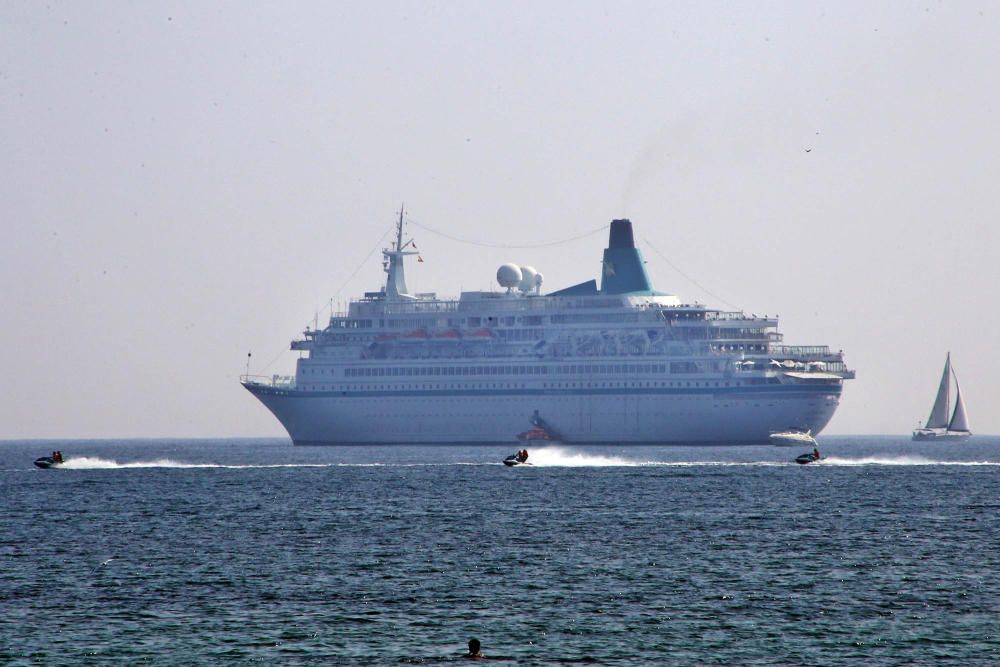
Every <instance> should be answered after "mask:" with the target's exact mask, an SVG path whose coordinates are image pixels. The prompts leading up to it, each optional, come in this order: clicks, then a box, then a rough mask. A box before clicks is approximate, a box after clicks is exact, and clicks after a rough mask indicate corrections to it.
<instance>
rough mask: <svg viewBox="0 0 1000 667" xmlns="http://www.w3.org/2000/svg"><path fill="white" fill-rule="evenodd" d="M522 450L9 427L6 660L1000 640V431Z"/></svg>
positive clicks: (825, 650) (945, 647) (2, 612)
mask: <svg viewBox="0 0 1000 667" xmlns="http://www.w3.org/2000/svg"><path fill="white" fill-rule="evenodd" d="M515 448H516V445H514V444H512V445H511V447H510V448H509V449H510V450H511V451H506V450H503V449H502V448H496V447H481V446H480V447H473V446H469V447H466V446H439V447H428V446H397V447H345V448H335V447H293V446H292V445H291V444H289V443H288V442H287V441H284V440H204V441H193V440H185V441H171V440H123V441H82V440H79V441H59V442H50V441H31V442H10V441H9V442H2V443H0V498H2V503H3V504H2V508H0V663H2V664H13V665H109V664H121V665H135V664H144V665H177V664H185V665H228V664H233V665H236V664H268V665H272V664H274V665H313V664H344V665H383V664H441V663H448V662H452V661H458V660H461V655H462V653H463V652H464V651H465V647H466V644H467V642H468V640H469V639H470V638H472V637H476V638H478V639H479V640H480V641H481V642H482V645H483V652H484V653H485V654H486V655H487V656H490V657H492V658H495V659H496V660H495V664H526V665H550V664H566V663H571V664H573V663H588V662H589V663H594V664H614V665H647V664H663V665H807V664H808V665H859V664H864V665H899V664H906V665H941V664H955V665H985V664H989V663H997V662H998V661H1000V620H998V619H1000V438H991V437H984V436H975V437H974V438H973V439H972V440H970V441H968V442H964V443H947V444H944V443H941V444H937V443H912V442H910V441H909V440H908V439H903V438H885V437H823V438H821V439H820V449H821V450H822V453H823V454H824V455H825V456H827V458H826V460H824V461H823V462H821V463H820V464H810V465H796V464H795V463H792V459H794V457H795V456H796V455H798V454H800V453H802V452H801V451H800V450H799V449H796V448H787V447H782V448H779V447H771V446H760V447H678V446H671V447H618V446H602V447H571V446H564V447H558V448H556V447H550V448H541V449H532V450H531V451H530V459H529V460H530V462H532V463H533V465H531V466H519V467H515V468H507V467H505V466H503V465H501V463H500V461H501V460H502V459H503V457H504V456H506V455H508V454H510V453H511V452H512V451H513V450H514V449H515ZM53 449H60V450H62V452H63V454H64V456H65V458H66V464H65V465H64V466H63V467H62V468H61V469H56V470H40V469H36V468H34V467H33V466H32V463H31V462H32V460H33V459H35V458H36V457H38V456H42V455H47V454H50V453H51V451H52V450H53Z"/></svg>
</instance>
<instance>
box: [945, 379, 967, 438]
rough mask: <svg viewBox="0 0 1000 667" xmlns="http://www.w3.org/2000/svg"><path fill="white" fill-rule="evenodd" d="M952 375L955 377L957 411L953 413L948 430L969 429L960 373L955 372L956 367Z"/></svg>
mask: <svg viewBox="0 0 1000 667" xmlns="http://www.w3.org/2000/svg"><path fill="white" fill-rule="evenodd" d="M951 375H952V377H954V378H955V411H954V412H953V413H952V415H951V421H950V422H948V430H949V431H968V430H969V418H968V417H967V416H966V414H965V401H963V400H962V387H960V386H959V384H958V375H956V374H955V371H954V369H953V370H952V372H951Z"/></svg>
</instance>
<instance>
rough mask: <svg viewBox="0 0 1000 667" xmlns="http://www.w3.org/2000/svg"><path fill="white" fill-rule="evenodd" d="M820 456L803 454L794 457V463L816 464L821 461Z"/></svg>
mask: <svg viewBox="0 0 1000 667" xmlns="http://www.w3.org/2000/svg"><path fill="white" fill-rule="evenodd" d="M822 460H823V457H822V456H816V454H814V453H813V452H806V453H805V454H800V455H799V456H796V457H795V462H796V463H801V464H803V465H805V464H806V463H816V462H817V461H822Z"/></svg>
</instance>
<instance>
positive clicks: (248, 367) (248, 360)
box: [247, 352, 250, 379]
mask: <svg viewBox="0 0 1000 667" xmlns="http://www.w3.org/2000/svg"><path fill="white" fill-rule="evenodd" d="M249 378H250V352H247V379H249Z"/></svg>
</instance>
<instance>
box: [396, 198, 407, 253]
mask: <svg viewBox="0 0 1000 667" xmlns="http://www.w3.org/2000/svg"><path fill="white" fill-rule="evenodd" d="M405 208H406V204H405V203H403V202H400V204H399V223H398V224H397V225H396V252H399V251H400V250H402V249H403V211H404V209H405Z"/></svg>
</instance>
